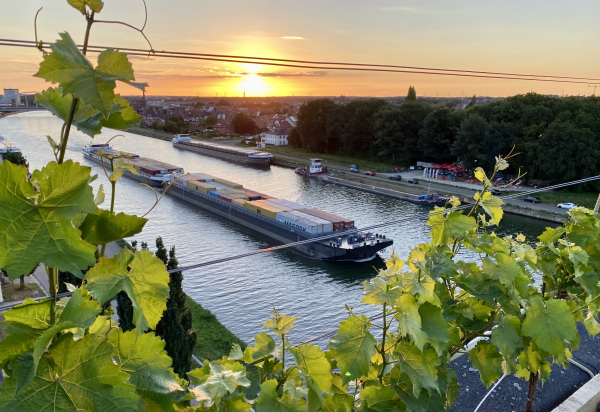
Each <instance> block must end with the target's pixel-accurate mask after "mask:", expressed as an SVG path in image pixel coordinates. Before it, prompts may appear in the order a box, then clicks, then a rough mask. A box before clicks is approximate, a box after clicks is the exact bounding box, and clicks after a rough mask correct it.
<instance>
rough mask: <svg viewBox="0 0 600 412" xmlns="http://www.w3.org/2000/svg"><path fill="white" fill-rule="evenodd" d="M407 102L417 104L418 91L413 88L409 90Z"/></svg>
mask: <svg viewBox="0 0 600 412" xmlns="http://www.w3.org/2000/svg"><path fill="white" fill-rule="evenodd" d="M406 101H407V102H416V101H417V91H416V90H415V88H414V87H413V86H410V87H409V88H408V94H407V95H406Z"/></svg>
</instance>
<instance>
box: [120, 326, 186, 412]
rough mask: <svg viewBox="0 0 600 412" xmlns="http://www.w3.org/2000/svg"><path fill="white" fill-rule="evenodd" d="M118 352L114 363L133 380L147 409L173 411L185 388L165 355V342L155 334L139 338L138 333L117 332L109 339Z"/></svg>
mask: <svg viewBox="0 0 600 412" xmlns="http://www.w3.org/2000/svg"><path fill="white" fill-rule="evenodd" d="M109 342H110V343H111V344H112V345H113V346H114V348H115V352H116V353H115V361H116V362H117V364H118V365H119V366H120V367H121V370H122V371H123V372H127V373H128V374H129V376H130V378H129V383H131V384H132V385H135V389H136V391H137V393H138V395H139V396H140V398H141V400H142V402H143V405H144V408H143V409H142V410H147V411H152V410H161V411H171V410H173V402H174V400H175V396H176V395H177V392H179V391H183V388H182V387H181V386H180V385H179V383H177V377H176V375H175V373H174V372H173V369H172V368H171V364H172V360H171V358H170V357H169V355H167V352H165V351H164V347H165V342H164V341H162V340H161V339H160V338H159V337H158V336H156V335H154V334H153V333H144V334H141V335H139V336H138V335H137V333H136V332H135V331H129V332H123V331H122V330H121V329H117V331H116V332H115V333H112V334H111V335H110V336H109Z"/></svg>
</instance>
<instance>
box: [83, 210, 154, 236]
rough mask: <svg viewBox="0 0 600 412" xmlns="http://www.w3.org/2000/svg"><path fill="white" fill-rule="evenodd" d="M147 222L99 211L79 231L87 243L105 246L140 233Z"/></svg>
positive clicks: (89, 216) (140, 218) (89, 215)
mask: <svg viewBox="0 0 600 412" xmlns="http://www.w3.org/2000/svg"><path fill="white" fill-rule="evenodd" d="M147 221H148V219H145V218H143V217H137V216H134V215H126V214H125V213H119V214H117V215H115V214H113V213H110V212H109V211H108V210H103V209H98V210H96V211H95V212H93V213H89V214H88V215H87V216H86V217H85V220H84V221H83V223H82V224H81V225H80V226H79V229H80V230H81V232H82V235H81V237H82V239H84V240H85V241H87V242H89V243H92V244H95V245H97V244H101V245H105V244H107V243H110V242H114V241H116V240H119V239H123V238H126V237H130V236H133V235H136V234H138V233H140V232H141V231H142V228H143V227H144V225H145V224H146V222H147Z"/></svg>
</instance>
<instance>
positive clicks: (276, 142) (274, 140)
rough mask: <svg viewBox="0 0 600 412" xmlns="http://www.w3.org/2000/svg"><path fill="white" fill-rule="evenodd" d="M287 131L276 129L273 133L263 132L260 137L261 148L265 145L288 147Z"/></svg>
mask: <svg viewBox="0 0 600 412" xmlns="http://www.w3.org/2000/svg"><path fill="white" fill-rule="evenodd" d="M288 134H289V132H288V130H286V129H277V130H276V131H274V132H265V133H263V134H261V135H260V142H261V146H262V147H264V146H265V145H267V144H271V145H273V146H287V145H288Z"/></svg>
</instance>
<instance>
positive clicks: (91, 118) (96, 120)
mask: <svg viewBox="0 0 600 412" xmlns="http://www.w3.org/2000/svg"><path fill="white" fill-rule="evenodd" d="M35 102H36V103H38V104H41V105H42V106H44V107H45V108H46V109H48V110H50V112H52V114H54V115H55V116H57V117H58V118H60V119H62V120H63V121H65V122H66V121H67V119H68V117H69V113H70V111H71V105H72V103H73V95H72V94H66V95H63V93H62V89H60V88H58V89H55V88H53V87H50V88H48V89H47V90H44V91H43V92H41V93H38V94H36V96H35ZM141 118H142V117H141V116H140V115H138V114H137V113H136V112H135V110H133V108H132V107H129V102H128V101H126V100H124V99H122V98H120V97H119V95H116V96H115V97H114V99H113V105H112V108H111V111H110V114H109V116H108V118H105V117H104V116H103V115H102V113H101V112H100V111H98V110H96V109H94V108H93V107H92V106H90V105H89V104H86V103H85V102H84V101H83V100H80V101H79V102H78V103H77V106H76V109H75V114H74V117H73V124H74V125H75V126H76V127H77V129H79V130H80V131H82V132H83V133H85V134H87V135H88V136H90V137H94V136H95V135H97V134H99V133H100V131H101V130H102V127H110V128H111V129H119V130H123V129H126V128H128V127H131V126H134V125H136V124H138V123H139V121H140V120H141Z"/></svg>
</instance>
